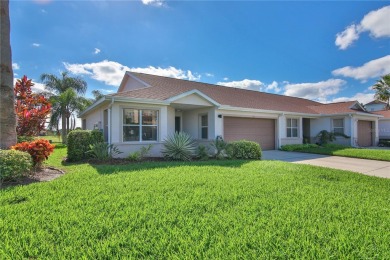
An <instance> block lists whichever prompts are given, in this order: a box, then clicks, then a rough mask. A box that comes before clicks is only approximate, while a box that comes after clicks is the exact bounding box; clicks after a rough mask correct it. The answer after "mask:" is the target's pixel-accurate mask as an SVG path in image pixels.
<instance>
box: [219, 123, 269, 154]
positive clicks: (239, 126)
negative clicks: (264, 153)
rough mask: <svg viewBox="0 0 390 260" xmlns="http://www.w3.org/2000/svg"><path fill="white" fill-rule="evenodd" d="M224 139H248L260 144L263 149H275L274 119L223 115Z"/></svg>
mask: <svg viewBox="0 0 390 260" xmlns="http://www.w3.org/2000/svg"><path fill="white" fill-rule="evenodd" d="M223 127H224V139H225V141H228V142H231V141H237V140H242V139H245V140H248V141H254V142H256V143H259V144H260V145H261V148H262V149H263V150H274V149H275V120H274V119H259V118H243V117H224V118H223Z"/></svg>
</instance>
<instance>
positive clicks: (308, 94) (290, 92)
mask: <svg viewBox="0 0 390 260" xmlns="http://www.w3.org/2000/svg"><path fill="white" fill-rule="evenodd" d="M345 83H346V81H344V80H342V79H328V80H326V81H320V82H314V83H297V84H290V83H289V84H287V85H286V86H284V90H285V91H284V95H286V96H294V97H300V98H306V99H311V100H318V101H322V102H323V101H326V100H327V97H328V96H331V95H335V94H337V93H338V92H339V91H340V88H341V86H343V85H344V84H345Z"/></svg>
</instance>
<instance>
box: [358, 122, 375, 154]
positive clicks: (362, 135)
mask: <svg viewBox="0 0 390 260" xmlns="http://www.w3.org/2000/svg"><path fill="white" fill-rule="evenodd" d="M358 144H359V146H363V147H366V146H372V122H371V121H364V120H359V121H358Z"/></svg>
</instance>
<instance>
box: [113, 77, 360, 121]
mask: <svg viewBox="0 0 390 260" xmlns="http://www.w3.org/2000/svg"><path fill="white" fill-rule="evenodd" d="M129 73H130V74H132V75H133V76H135V77H136V78H138V79H140V80H141V81H143V82H145V83H147V84H148V85H150V86H151V87H145V88H140V89H135V90H130V91H124V92H118V93H115V94H112V95H111V96H115V97H129V98H140V99H154V100H160V101H163V100H167V99H169V98H171V97H174V96H177V95H180V94H182V93H185V92H188V91H191V90H194V89H196V90H198V91H200V92H202V93H203V94H205V95H207V96H209V97H210V98H212V99H214V100H215V101H216V102H218V103H219V104H221V105H224V106H231V107H240V108H252V109H262V110H273V111H289V112H297V113H307V114H337V113H351V112H363V111H357V110H355V109H351V108H350V107H351V106H353V105H354V103H356V101H349V102H340V103H330V104H322V103H319V102H315V101H312V100H308V99H303V98H297V97H290V96H283V95H277V94H270V93H264V92H259V91H254V90H246V89H238V88H231V87H225V86H219V85H212V84H207V83H202V82H195V81H188V80H181V79H175V78H169V77H162V76H156V75H150V74H144V73H135V72H129Z"/></svg>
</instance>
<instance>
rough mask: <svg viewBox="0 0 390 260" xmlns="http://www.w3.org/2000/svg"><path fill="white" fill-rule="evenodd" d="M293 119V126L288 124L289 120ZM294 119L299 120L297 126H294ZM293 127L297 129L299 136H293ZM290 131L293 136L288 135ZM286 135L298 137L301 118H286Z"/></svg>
mask: <svg viewBox="0 0 390 260" xmlns="http://www.w3.org/2000/svg"><path fill="white" fill-rule="evenodd" d="M289 120H291V126H288V121H289ZM292 120H296V121H297V126H296V127H295V126H292V125H293V123H292ZM293 129H297V136H293ZM288 132H290V135H291V136H288ZM286 137H287V138H298V137H299V118H286Z"/></svg>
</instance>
